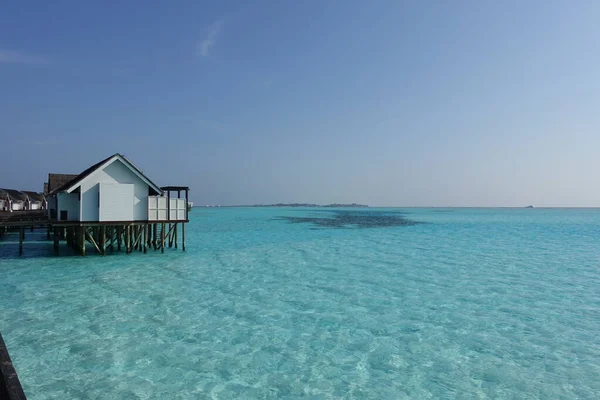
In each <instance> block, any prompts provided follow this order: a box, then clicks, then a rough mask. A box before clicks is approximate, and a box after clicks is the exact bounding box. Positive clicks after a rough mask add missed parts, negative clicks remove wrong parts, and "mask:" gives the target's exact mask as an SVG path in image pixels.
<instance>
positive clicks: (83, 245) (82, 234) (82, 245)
mask: <svg viewBox="0 0 600 400" xmlns="http://www.w3.org/2000/svg"><path fill="white" fill-rule="evenodd" d="M79 230H80V231H81V233H80V235H79V236H80V237H81V255H82V256H84V257H85V227H84V226H82V227H80V228H79Z"/></svg>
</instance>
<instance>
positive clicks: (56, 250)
mask: <svg viewBox="0 0 600 400" xmlns="http://www.w3.org/2000/svg"><path fill="white" fill-rule="evenodd" d="M58 239H59V233H58V228H56V227H55V228H54V252H55V253H56V255H58V249H59V242H58Z"/></svg>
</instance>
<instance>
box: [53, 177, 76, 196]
mask: <svg viewBox="0 0 600 400" xmlns="http://www.w3.org/2000/svg"><path fill="white" fill-rule="evenodd" d="M78 176H79V175H77V174H48V193H50V192H52V191H54V190H56V189H58V188H59V187H61V186H63V185H64V184H65V183H67V182H69V181H71V180H73V179H75V178H77V177H78Z"/></svg>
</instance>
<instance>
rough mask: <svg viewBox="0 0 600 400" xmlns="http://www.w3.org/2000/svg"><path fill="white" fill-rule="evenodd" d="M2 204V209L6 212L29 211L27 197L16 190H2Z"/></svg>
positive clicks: (0, 193) (0, 206) (0, 195)
mask: <svg viewBox="0 0 600 400" xmlns="http://www.w3.org/2000/svg"><path fill="white" fill-rule="evenodd" d="M0 197H1V198H2V200H3V201H2V203H1V204H0V209H2V210H4V211H22V210H26V209H27V195H26V194H25V193H23V192H21V191H19V190H15V189H0Z"/></svg>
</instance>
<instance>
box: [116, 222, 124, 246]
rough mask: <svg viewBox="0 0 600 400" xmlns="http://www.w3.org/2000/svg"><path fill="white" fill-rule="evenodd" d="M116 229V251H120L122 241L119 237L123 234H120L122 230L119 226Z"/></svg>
mask: <svg viewBox="0 0 600 400" xmlns="http://www.w3.org/2000/svg"><path fill="white" fill-rule="evenodd" d="M116 229H117V250H118V251H121V239H122V236H121V235H122V234H123V232H122V230H123V229H122V228H121V227H120V226H117V228H116Z"/></svg>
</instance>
